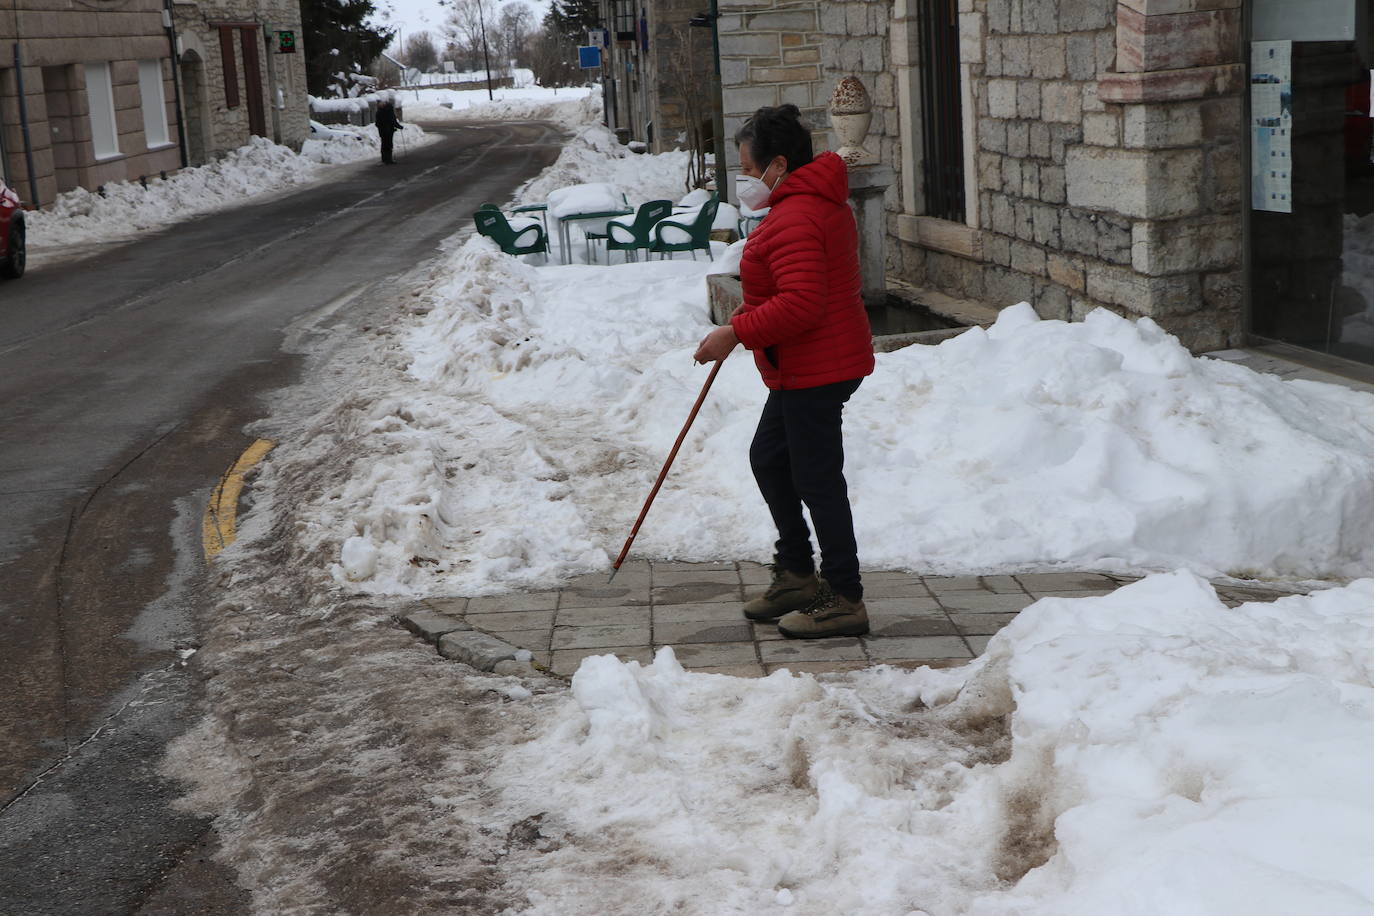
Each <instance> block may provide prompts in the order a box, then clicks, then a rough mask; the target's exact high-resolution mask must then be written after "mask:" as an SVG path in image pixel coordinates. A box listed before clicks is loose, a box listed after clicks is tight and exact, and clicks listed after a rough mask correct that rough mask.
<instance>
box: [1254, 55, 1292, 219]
mask: <svg viewBox="0 0 1374 916" xmlns="http://www.w3.org/2000/svg"><path fill="white" fill-rule="evenodd" d="M1250 138H1251V144H1250V153H1251V155H1250V206H1251V208H1252V209H1255V210H1268V211H1271V212H1273V213H1292V212H1293V43H1292V42H1291V41H1255V42H1251V43H1250Z"/></svg>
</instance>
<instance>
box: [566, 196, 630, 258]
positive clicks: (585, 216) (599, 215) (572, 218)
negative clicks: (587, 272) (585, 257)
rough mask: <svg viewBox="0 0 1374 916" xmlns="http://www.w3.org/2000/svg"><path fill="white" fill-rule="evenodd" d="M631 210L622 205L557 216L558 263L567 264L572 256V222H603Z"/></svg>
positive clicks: (628, 212)
mask: <svg viewBox="0 0 1374 916" xmlns="http://www.w3.org/2000/svg"><path fill="white" fill-rule="evenodd" d="M633 212H635V211H634V210H632V209H630V208H628V207H622V208H620V209H618V210H600V211H597V212H596V213H569V214H568V215H567V216H560V217H558V244H559V263H561V264H567V263H569V262H570V260H571V258H572V255H571V253H570V249H571V248H572V230H571V226H572V224H573V223H581V222H592V221H594V220H601V221H603V223H604V222H607V221H609V220H613V219H615V218H616V217H619V216H628V215H629V214H631V213H633Z"/></svg>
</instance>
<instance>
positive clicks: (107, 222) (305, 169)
mask: <svg viewBox="0 0 1374 916" xmlns="http://www.w3.org/2000/svg"><path fill="white" fill-rule="evenodd" d="M331 133H337V134H344V135H346V136H342V137H340V136H331V137H329V138H328V139H326V140H307V141H306V143H305V145H304V147H303V149H302V152H301V154H299V155H298V154H296V153H294V152H292V151H291V150H290V149H288V148H287V147H285V146H278V145H277V144H275V143H273V142H272V141H270V140H267V139H265V138H263V137H253V138H252V139H251V140H250V141H249V143H248V144H247V145H245V146H241V147H239V148H238V149H236V150H233V151H232V152H230V153H228V154H227V155H225V156H224V157H223V158H222V159H217V160H215V161H214V162H210V163H207V164H206V165H202V166H197V167H195V168H189V169H182V170H181V171H179V172H176V173H175V174H173V175H170V176H169V177H168V178H166V179H165V180H164V179H161V178H150V179H149V180H148V185H147V187H146V188H145V187H144V186H143V185H142V184H141V183H139V182H136V181H128V182H118V183H111V184H107V185H105V192H104V194H100V193H98V192H96V191H88V190H86V189H85V188H75V189H73V190H71V191H66V192H64V193H63V194H60V195H58V197H57V199H56V200H54V201H53V203H52V205H51V206H49V207H46V208H44V209H42V210H35V211H33V212H32V213H29V214H27V220H28V222H27V225H28V230H29V245H30V247H32V248H33V249H35V250H38V251H42V250H43V249H45V248H54V247H59V246H70V245H82V244H91V243H99V242H112V241H119V240H122V239H126V238H129V237H132V236H134V235H137V234H138V233H139V232H143V231H147V230H149V229H160V228H162V227H164V226H169V225H171V224H173V223H177V222H180V221H182V220H185V219H189V218H191V217H193V216H201V215H203V214H206V213H211V212H214V211H217V210H225V209H228V208H231V207H237V206H240V205H242V204H244V203H246V202H247V201H249V200H252V199H254V198H256V197H260V196H262V195H264V194H269V193H273V192H276V191H280V190H281V189H283V188H288V187H293V186H299V185H304V184H308V183H310V182H312V181H316V180H318V179H319V178H320V177H321V176H322V174H323V173H322V171H321V169H320V167H319V163H339V162H352V161H356V160H358V159H367V158H371V157H373V156H376V155H377V149H378V148H379V143H378V140H377V132H376V130H375V129H374V128H370V127H369V128H350V127H334V128H332V129H331ZM423 135H424V132H423V131H422V130H420V128H418V127H408V129H407V131H406V132H405V134H404V137H405V140H404V142H405V143H407V144H412V143H420V142H422V138H423ZM401 142H402V140H401V138H400V137H398V138H397V143H398V144H399V143H401Z"/></svg>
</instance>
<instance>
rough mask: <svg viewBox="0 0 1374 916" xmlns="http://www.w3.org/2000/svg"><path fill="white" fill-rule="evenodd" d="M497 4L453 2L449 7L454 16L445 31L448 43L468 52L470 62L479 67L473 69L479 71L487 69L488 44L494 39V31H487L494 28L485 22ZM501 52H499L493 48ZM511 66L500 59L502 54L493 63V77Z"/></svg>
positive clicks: (491, 0) (486, 0)
mask: <svg viewBox="0 0 1374 916" xmlns="http://www.w3.org/2000/svg"><path fill="white" fill-rule="evenodd" d="M495 2H496V0H453V2H452V3H451V4H450V6H451V7H452V12H450V13H449V14H448V19H447V20H445V22H444V31H445V34H446V35H447V36H448V38H449V41H450V42H451V43H453V44H455V45H457V46H458V47H460V48H462V49H463V50H464V51H466V52H467V58H468V60H470V61H474V62H475V64H476V66H474V67H472V69H479V68H481V67H482V66H484V65H485V60H484V58H485V56H486V55H484V53H483V52H484V51H486V50H488V48H489V47H490V45H488V43H489V42H490V41H491V39H492V38H493V37H495V36H494V35H493V34H492V33H493V32H494V28H493V29H490V30H489V29H488V26H490V25H492V24H491V23H489V22H487V21H486V16H487V14H488V13H489V12H490V10H489V9H488V8H489V7H491V6H492V5H493V3H495ZM491 50H499V48H491ZM509 71H510V65H509V64H508V63H506V62H505V61H503V60H501V59H500V54H497V55H495V58H494V59H493V60H492V61H491V72H492V74H493V75H496V74H498V73H508V72H509Z"/></svg>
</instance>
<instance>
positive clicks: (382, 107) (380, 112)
mask: <svg viewBox="0 0 1374 916" xmlns="http://www.w3.org/2000/svg"><path fill="white" fill-rule="evenodd" d="M402 126H403V125H402V124H401V122H400V121H399V120H398V119H397V117H396V103H395V101H394V100H393V99H391V98H384V99H382V100H381V101H380V102H378V103H377V136H378V137H379V138H380V139H381V141H382V164H383V165H395V164H396V162H395V160H393V159H392V158H391V137H392V135H393V134H395V133H396V131H398V130H400V129H401V127H402Z"/></svg>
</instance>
